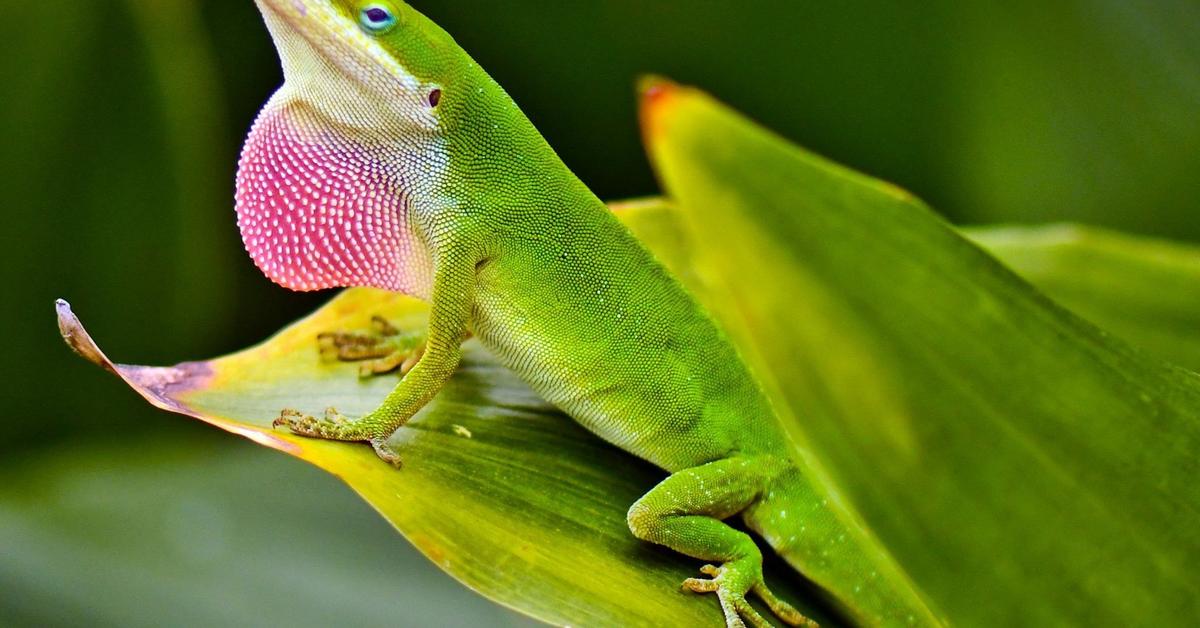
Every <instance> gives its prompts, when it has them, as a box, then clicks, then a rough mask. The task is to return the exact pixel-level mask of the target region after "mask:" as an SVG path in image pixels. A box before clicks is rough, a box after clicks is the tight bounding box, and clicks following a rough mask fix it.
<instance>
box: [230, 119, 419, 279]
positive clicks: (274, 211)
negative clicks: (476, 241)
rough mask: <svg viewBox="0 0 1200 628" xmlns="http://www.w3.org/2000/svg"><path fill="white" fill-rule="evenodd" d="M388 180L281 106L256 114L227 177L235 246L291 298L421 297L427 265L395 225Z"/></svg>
mask: <svg viewBox="0 0 1200 628" xmlns="http://www.w3.org/2000/svg"><path fill="white" fill-rule="evenodd" d="M397 175H398V173H396V172H394V171H389V170H388V169H385V168H384V167H383V166H382V164H381V162H380V160H379V159H377V158H375V157H374V156H373V155H371V154H370V153H369V152H368V150H367V149H366V148H364V147H363V146H361V145H357V144H354V143H352V142H350V141H347V140H344V139H341V138H340V137H339V134H335V133H332V132H325V131H324V129H323V125H322V124H321V123H319V122H316V121H309V120H306V119H305V117H304V116H303V115H302V114H300V112H298V111H295V110H292V109H291V108H290V107H287V106H275V107H270V108H268V109H267V110H264V111H263V113H262V114H261V115H260V116H259V118H258V120H257V121H256V122H255V124H254V128H253V129H252V130H251V131H250V136H249V137H248V138H247V139H246V145H245V147H243V149H242V158H241V161H240V163H239V164H238V174H237V195H236V198H237V214H238V227H239V229H241V232H242V241H243V242H244V243H245V245H246V251H247V252H249V253H250V257H251V258H253V260H254V263H255V264H256V265H257V266H258V267H259V269H261V270H262V271H263V272H264V273H265V274H266V275H267V277H270V278H271V280H273V281H275V282H276V283H278V284H280V285H282V286H284V287H286V288H291V289H293V290H319V289H322V288H333V287H339V286H373V287H376V288H383V289H387V290H396V291H402V292H406V293H409V294H417V295H420V294H423V293H424V292H425V289H426V287H427V285H428V263H427V262H426V261H425V260H427V255H426V254H425V252H424V250H422V248H421V247H420V245H419V244H418V242H417V241H416V239H415V238H414V237H413V236H412V233H411V231H410V230H409V229H408V225H407V224H405V209H404V208H405V204H406V199H405V196H404V192H403V190H402V187H401V181H400V180H399V179H398V178H397Z"/></svg>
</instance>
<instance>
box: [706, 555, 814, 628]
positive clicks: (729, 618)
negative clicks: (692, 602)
mask: <svg viewBox="0 0 1200 628" xmlns="http://www.w3.org/2000/svg"><path fill="white" fill-rule="evenodd" d="M739 562H740V561H738V562H733V563H726V564H724V565H722V566H721V567H716V566H713V565H705V566H703V567H701V568H700V572H701V573H703V574H704V575H706V576H711V578H709V579H704V578H688V579H687V580H684V581H683V588H685V589H687V590H689V591H692V592H694V593H716V594H717V599H718V600H720V602H721V610H722V611H723V612H724V613H725V626H726V628H744V627H745V626H746V623H747V622H748V623H749V624H750V625H751V626H754V627H755V628H770V626H771V624H770V623H769V622H768V621H767V620H766V619H765V618H764V617H763V616H762V615H760V614H759V613H758V611H756V610H754V607H753V606H750V602H747V601H746V594H747V593H749V592H753V593H754V594H755V595H757V596H758V597H759V598H760V599H761V600H762V601H763V602H765V603H766V605H767V607H768V608H770V609H771V612H772V613H774V614H775V616H776V617H778V618H779V619H781V620H782V621H783V622H784V623H786V624H787V625H789V626H804V628H818V627H817V622H815V621H813V620H811V619H809V618H807V617H805V616H804V615H802V614H801V613H800V611H798V610H796V609H795V608H793V607H792V605H790V604H788V603H787V602H784V601H783V600H781V599H779V598H777V597H775V594H773V593H771V591H770V590H769V589H767V585H766V584H765V583H763V580H762V575H761V574H760V570H759V569H753V568H750V566H749V565H740V564H739Z"/></svg>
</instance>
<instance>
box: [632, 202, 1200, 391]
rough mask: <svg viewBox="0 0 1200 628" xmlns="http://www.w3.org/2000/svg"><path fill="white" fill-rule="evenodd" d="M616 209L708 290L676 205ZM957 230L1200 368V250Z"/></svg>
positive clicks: (1040, 229) (1077, 236)
mask: <svg viewBox="0 0 1200 628" xmlns="http://www.w3.org/2000/svg"><path fill="white" fill-rule="evenodd" d="M610 206H611V207H612V208H613V209H614V210H615V211H617V212H618V215H619V216H620V217H621V219H622V221H624V222H625V224H626V225H627V226H629V227H630V228H631V229H632V230H633V231H634V233H635V234H636V235H637V237H638V239H639V240H641V241H642V242H643V243H644V244H645V245H646V246H648V247H650V248H651V249H653V250H654V252H655V253H656V254H657V255H658V257H659V259H660V260H662V261H663V262H664V263H665V264H666V265H667V266H668V267H669V268H670V269H671V271H672V272H674V273H675V274H676V276H678V277H680V278H682V279H683V281H684V283H686V284H687V285H688V287H689V289H690V290H691V291H692V292H693V293H695V294H697V295H700V296H701V297H702V298H703V297H704V296H705V295H706V294H707V293H709V292H711V288H710V287H709V286H707V285H704V284H703V282H702V281H701V280H700V278H699V276H698V274H697V271H696V266H695V263H694V262H693V260H692V256H693V255H695V251H693V250H692V249H693V247H694V243H693V242H692V241H691V239H690V234H689V233H688V231H687V229H686V228H685V225H684V224H683V223H682V221H681V217H680V216H679V215H678V209H677V208H676V207H674V206H673V205H672V204H671V203H670V201H669V200H667V199H665V198H644V199H634V200H629V201H621V202H615V203H611V204H610ZM959 232H960V233H962V234H963V235H965V236H966V237H968V238H970V239H971V240H973V241H974V242H975V243H976V244H978V245H980V246H982V247H983V248H984V249H986V250H987V251H988V252H989V253H991V254H992V255H994V256H995V257H996V258H997V259H999V260H1000V261H1002V262H1004V263H1005V264H1006V265H1008V266H1009V268H1011V269H1012V270H1014V271H1016V272H1017V273H1018V274H1019V275H1021V278H1023V279H1025V280H1026V281H1028V282H1029V283H1031V284H1033V285H1034V286H1035V287H1037V288H1038V289H1040V290H1042V291H1043V292H1044V293H1045V294H1047V295H1048V296H1050V297H1053V298H1054V300H1055V301H1058V302H1059V303H1060V304H1062V305H1064V306H1066V307H1067V308H1068V309H1070V310H1071V311H1073V312H1075V313H1076V314H1079V315H1081V316H1083V317H1084V318H1086V319H1088V320H1089V321H1092V322H1094V323H1096V324H1098V325H1100V327H1101V328H1103V329H1104V330H1106V331H1110V332H1113V333H1115V334H1117V335H1118V336H1120V337H1121V338H1123V339H1125V340H1127V341H1130V342H1132V343H1133V344H1135V345H1137V346H1138V347H1141V348H1142V349H1145V350H1147V351H1149V352H1150V353H1151V354H1152V355H1154V356H1157V357H1159V358H1162V359H1165V360H1168V361H1171V362H1175V363H1176V364H1179V365H1181V366H1186V367H1188V368H1190V369H1191V370H1193V371H1200V247H1196V246H1191V245H1188V244H1183V243H1178V242H1169V241H1165V240H1159V239H1155V238H1148V237H1143V236H1133V235H1128V234H1123V233H1119V232H1115V231H1111V230H1107V229H1102V228H1098V227H1090V226H1084V225H1072V224H1055V225H1045V226H1000V227H968V228H961V229H959ZM708 298H711V297H708Z"/></svg>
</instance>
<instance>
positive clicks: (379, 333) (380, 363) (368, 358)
mask: <svg viewBox="0 0 1200 628" xmlns="http://www.w3.org/2000/svg"><path fill="white" fill-rule="evenodd" d="M317 346H318V347H319V348H320V350H321V357H323V358H326V359H336V360H341V361H342V362H359V365H358V376H359V377H363V378H366V377H372V376H374V375H382V374H384V373H390V372H392V371H395V370H396V369H399V370H400V373H401V374H404V373H407V372H408V371H409V370H410V369H412V367H413V365H415V364H416V363H417V360H419V359H421V355H422V354H423V353H425V334H424V333H420V332H413V333H402V332H401V331H400V330H399V329H397V328H396V327H395V326H394V325H392V324H391V323H389V322H388V321H387V320H386V319H384V318H383V317H382V316H373V317H371V331H370V332H326V333H323V334H319V335H318V336H317Z"/></svg>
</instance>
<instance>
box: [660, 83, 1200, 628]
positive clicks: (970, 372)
mask: <svg viewBox="0 0 1200 628" xmlns="http://www.w3.org/2000/svg"><path fill="white" fill-rule="evenodd" d="M646 93H647V95H646V98H645V102H644V104H643V120H644V127H645V128H644V133H645V135H646V137H647V142H648V144H649V150H650V154H651V157H652V161H653V162H654V163H655V166H656V169H657V171H658V173H659V175H660V177H661V179H662V181H663V183H664V185H665V188H666V190H667V192H668V195H669V196H670V197H671V198H672V200H673V201H674V202H675V203H677V205H678V206H679V208H680V211H681V212H682V214H683V215H685V216H686V217H687V218H686V221H687V223H688V229H689V232H690V234H691V236H692V238H693V241H694V243H695V244H696V246H697V249H696V250H697V254H696V255H695V260H696V263H697V266H698V273H699V274H700V275H701V277H702V278H703V279H704V280H705V282H706V283H708V284H709V285H711V286H713V287H714V294H716V295H719V298H709V299H708V303H709V304H710V306H711V307H712V309H713V310H714V312H715V313H716V314H717V315H718V317H719V318H720V319H721V320H722V322H723V323H724V325H725V326H726V327H727V329H728V330H729V331H730V333H731V335H732V336H733V337H734V338H735V340H736V341H737V343H738V345H739V347H740V349H741V350H742V351H743V354H744V355H745V356H746V357H747V359H748V360H749V361H750V362H751V364H752V366H753V367H754V368H755V369H756V371H757V372H758V373H759V375H760V376H761V377H762V380H763V383H764V386H765V387H766V389H767V390H768V393H769V394H770V395H771V396H772V397H773V399H774V400H775V402H776V404H777V405H778V407H779V408H780V410H781V414H782V415H783V416H784V419H785V421H786V422H787V424H788V427H789V428H790V431H791V433H792V435H793V436H794V437H795V438H796V440H797V442H798V443H800V444H801V445H803V446H805V447H807V448H808V449H809V450H810V451H812V452H815V454H816V455H818V456H819V457H820V459H821V460H822V461H823V462H824V463H825V464H826V465H827V467H828V469H829V470H830V471H831V472H833V474H834V476H835V480H836V481H837V482H838V484H839V486H840V488H841V489H842V490H843V491H845V492H846V493H848V494H849V495H850V496H851V497H852V500H853V502H854V503H855V504H856V505H857V506H858V508H859V509H860V510H861V512H862V514H863V515H864V517H865V518H866V520H867V522H868V524H869V525H870V526H871V527H872V529H873V530H874V531H875V532H876V533H877V534H878V536H879V537H880V538H881V539H882V541H883V542H884V544H885V545H886V546H887V547H888V549H889V550H890V551H891V552H892V553H893V555H895V556H896V557H897V558H898V559H899V560H900V562H901V563H902V564H903V565H904V566H905V568H906V569H907V570H908V572H909V574H910V575H911V576H912V577H913V578H914V579H915V581H916V582H917V583H918V585H919V586H921V587H922V589H923V590H924V591H925V592H926V593H927V594H928V595H930V596H931V597H932V598H933V599H934V600H935V602H936V604H937V605H938V606H939V607H940V608H941V610H942V611H944V612H945V614H946V615H948V616H949V617H950V619H951V621H952V622H953V623H956V624H958V625H964V626H966V625H1015V624H1022V625H1047V624H1049V625H1062V624H1089V623H1104V624H1120V623H1134V624H1142V625H1169V624H1178V623H1185V622H1186V619H1187V618H1193V619H1194V618H1195V617H1197V616H1200V595H1198V593H1200V579H1197V578H1196V576H1195V570H1194V567H1195V564H1196V563H1197V561H1198V560H1200V525H1198V523H1200V517H1198V513H1200V483H1198V482H1196V478H1197V471H1200V463H1198V460H1200V457H1198V456H1197V453H1198V452H1200V421H1198V420H1197V417H1198V415H1200V380H1198V378H1197V376H1195V375H1194V374H1192V373H1190V372H1186V371H1184V370H1182V369H1178V368H1175V367H1172V366H1169V365H1166V364H1163V363H1160V362H1158V361H1157V360H1152V359H1148V358H1146V357H1145V356H1144V354H1142V353H1141V352H1139V351H1136V350H1133V349H1131V348H1129V347H1127V346H1126V345H1124V344H1122V343H1121V342H1119V341H1116V340H1114V339H1112V338H1111V337H1110V336H1108V335H1106V334H1105V333H1103V332H1101V331H1100V330H1099V329H1097V328H1096V327H1094V326H1092V325H1091V324H1089V323H1087V322H1085V321H1083V320H1081V319H1079V318H1077V317H1075V316H1074V315H1072V314H1071V313H1069V312H1068V311H1066V310H1065V309H1063V308H1061V307H1059V306H1057V305H1056V304H1055V303H1053V302H1052V301H1050V300H1049V299H1047V298H1046V297H1044V296H1043V295H1042V294H1041V293H1039V292H1038V291H1037V290H1035V289H1034V288H1033V287H1031V286H1030V285H1029V284H1027V283H1026V282H1024V281H1022V280H1021V279H1019V278H1018V277H1017V276H1016V275H1015V274H1013V273H1012V272H1010V271H1009V270H1008V269H1007V268H1006V267H1004V266H1003V265H1001V264H1000V263H999V262H997V261H996V260H995V259H993V258H992V257H990V256H988V255H987V254H986V253H984V252H983V251H981V250H980V249H979V248H978V247H976V246H975V245H973V244H971V243H970V242H968V241H967V240H965V239H963V238H962V237H961V236H959V235H958V234H957V233H956V232H955V231H954V230H953V229H952V228H950V227H949V226H948V225H947V224H945V223H944V222H943V221H942V220H941V219H939V218H938V217H937V216H936V215H935V214H933V213H932V212H931V211H929V209H928V208H927V207H925V206H924V205H923V204H922V203H921V202H920V201H918V200H916V199H914V198H913V197H912V196H911V195H909V194H907V193H906V192H904V191H902V190H899V189H897V188H895V187H894V186H891V185H888V184H886V183H883V182H879V181H875V180H872V179H870V178H868V177H865V176H863V175H859V174H857V173H854V172H851V171H849V170H847V169H845V168H842V167H839V166H837V165H835V164H832V163H830V162H828V161H826V160H823V159H820V158H818V157H815V156H813V155H811V154H809V153H807V152H805V151H803V150H801V149H799V148H796V147H794V146H792V145H790V144H789V143H787V142H786V141H784V140H782V139H780V138H779V137H777V136H775V135H773V134H771V133H770V132H768V131H766V130H764V129H762V128H760V127H758V126H756V125H754V124H753V123H751V122H749V121H747V120H746V119H744V118H742V117H741V116H739V115H738V114H736V113H735V112H733V111H731V110H729V109H727V108H726V107H724V106H722V105H720V104H718V103H717V102H715V101H714V100H712V99H711V98H709V97H708V96H706V95H704V94H702V93H700V92H697V91H695V90H691V89H687V88H681V87H676V86H672V85H669V84H666V83H651V84H649V85H648V89H647V92H646Z"/></svg>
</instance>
